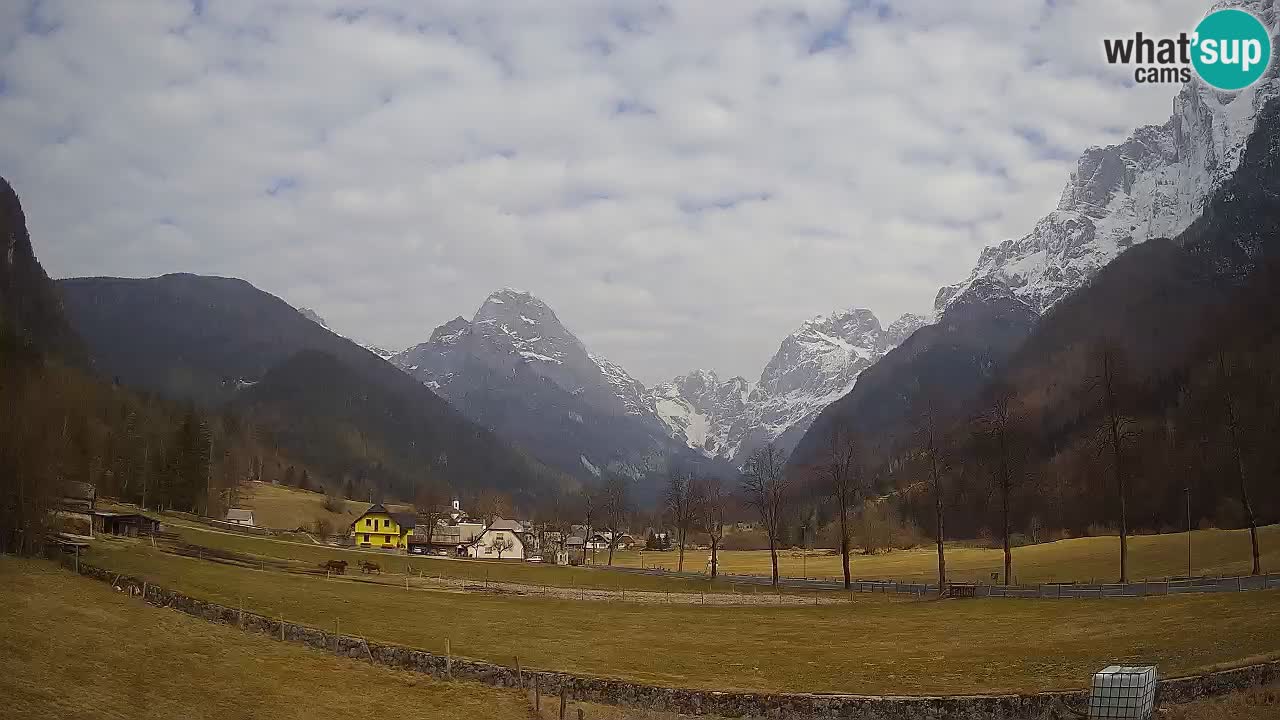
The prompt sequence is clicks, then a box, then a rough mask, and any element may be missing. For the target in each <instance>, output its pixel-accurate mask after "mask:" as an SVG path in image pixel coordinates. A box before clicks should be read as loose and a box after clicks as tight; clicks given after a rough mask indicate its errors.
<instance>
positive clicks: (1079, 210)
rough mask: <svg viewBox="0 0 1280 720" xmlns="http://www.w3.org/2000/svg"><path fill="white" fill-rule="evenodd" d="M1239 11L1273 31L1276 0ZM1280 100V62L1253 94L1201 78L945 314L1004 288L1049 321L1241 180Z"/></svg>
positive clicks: (953, 291)
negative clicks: (1263, 123) (1252, 145)
mask: <svg viewBox="0 0 1280 720" xmlns="http://www.w3.org/2000/svg"><path fill="white" fill-rule="evenodd" d="M1222 7H1240V8H1242V9H1245V10H1248V11H1250V12H1252V13H1254V14H1255V15H1257V16H1258V17H1259V18H1261V19H1262V20H1263V22H1264V23H1267V24H1269V25H1270V26H1272V27H1274V26H1275V23H1276V22H1277V15H1280V11H1277V2H1276V0H1243V1H1242V0H1235V1H1229V2H1218V3H1217V4H1216V5H1215V9H1217V8H1222ZM1277 96H1280V63H1272V65H1271V67H1270V68H1269V69H1268V70H1267V72H1266V74H1265V75H1264V77H1263V78H1262V79H1261V80H1259V81H1258V82H1257V83H1255V84H1254V85H1252V86H1250V87H1248V88H1245V89H1243V90H1240V91H1238V92H1234V93H1228V92H1221V91H1218V90H1215V89H1213V88H1211V87H1208V86H1206V85H1204V84H1203V83H1201V82H1200V81H1199V79H1198V78H1194V77H1193V79H1192V80H1191V82H1188V83H1187V84H1186V85H1184V86H1183V87H1182V90H1181V91H1180V92H1179V93H1178V95H1177V96H1176V97H1175V98H1174V102H1173V110H1174V112H1173V115H1172V116H1171V117H1170V118H1169V120H1168V121H1167V122H1165V123H1164V124H1162V125H1147V126H1143V127H1139V128H1138V129H1137V130H1135V131H1134V132H1133V133H1132V134H1131V135H1130V136H1129V137H1128V138H1127V139H1126V140H1125V141H1124V142H1121V143H1118V144H1115V145H1109V146H1106V147H1091V148H1089V149H1087V150H1085V151H1084V152H1083V153H1082V154H1081V156H1080V159H1079V160H1078V161H1077V163H1076V167H1075V170H1074V171H1072V173H1071V176H1070V177H1069V178H1068V180H1067V183H1066V185H1065V187H1064V188H1063V190H1062V194H1061V196H1060V198H1059V202H1058V207H1057V208H1056V209H1054V210H1053V211H1051V212H1050V213H1049V214H1047V215H1045V216H1044V217H1043V218H1041V219H1040V220H1039V221H1038V222H1037V223H1036V224H1035V226H1034V227H1033V228H1032V229H1031V231H1030V232H1029V233H1027V234H1026V235H1024V236H1022V237H1020V238H1010V239H1005V240H1001V241H999V242H996V243H994V244H992V245H989V246H987V247H985V248H983V250H982V252H981V253H980V255H979V257H978V262H977V264H976V266H975V267H974V269H973V271H972V272H971V273H970V274H969V277H968V278H967V279H966V280H964V281H962V282H960V283H957V284H955V285H950V286H947V287H943V288H942V289H940V290H939V291H938V294H937V296H936V298H935V300H934V309H935V312H936V314H938V315H941V314H942V313H943V311H945V310H946V309H947V308H948V307H949V306H950V305H951V304H952V303H954V302H956V299H957V298H958V297H960V296H961V295H963V294H965V293H967V292H970V291H971V290H972V291H974V292H979V293H981V292H987V293H989V292H991V288H990V287H989V286H988V287H986V288H979V287H977V283H978V281H979V280H980V279H985V280H987V281H988V282H989V283H995V284H999V285H1003V286H1005V287H1006V288H1008V290H1009V291H1010V292H1011V293H1013V295H1014V296H1016V297H1018V298H1019V299H1021V300H1022V301H1023V302H1025V303H1026V304H1027V305H1029V306H1031V307H1032V308H1034V309H1035V310H1036V311H1037V312H1040V313H1043V312H1045V311H1046V310H1048V309H1049V308H1051V307H1053V306H1054V305H1055V304H1057V303H1058V301H1060V300H1062V298H1064V297H1066V296H1067V295H1069V294H1071V293H1072V292H1074V291H1075V290H1077V289H1078V288H1080V287H1082V286H1083V285H1084V284H1085V283H1087V282H1088V281H1089V279H1090V278H1091V277H1093V275H1094V274H1095V273H1097V271H1098V270H1099V269H1101V268H1102V267H1103V266H1105V265H1106V264H1108V263H1109V262H1111V261H1112V260H1113V259H1115V257H1116V256H1117V255H1119V254H1120V253H1121V252H1123V251H1124V250H1126V249H1128V248H1130V247H1132V246H1134V245H1137V244H1139V243H1143V242H1146V241H1147V240H1149V239H1151V238H1157V237H1168V238H1172V237H1175V236H1177V235H1178V234H1179V233H1181V232H1182V231H1183V230H1185V229H1186V228H1187V226H1189V225H1190V224H1191V222H1192V221H1193V220H1194V219H1195V218H1196V217H1199V215H1200V213H1201V212H1202V211H1203V210H1204V207H1205V203H1206V202H1207V200H1208V198H1209V197H1210V196H1211V195H1212V194H1213V192H1214V191H1215V190H1217V189H1218V188H1219V187H1220V186H1221V185H1222V183H1223V182H1224V181H1225V180H1226V179H1227V178H1228V177H1230V176H1231V174H1232V173H1234V172H1235V170H1236V168H1237V167H1238V166H1239V164H1240V160H1241V157H1242V154H1243V152H1244V146H1245V142H1246V141H1247V140H1248V137H1249V135H1250V134H1252V132H1253V129H1254V126H1255V125H1256V122H1257V118H1258V115H1259V113H1260V112H1261V111H1262V108H1263V106H1264V105H1265V104H1266V103H1267V102H1268V101H1269V100H1271V99H1272V98H1274V97H1277Z"/></svg>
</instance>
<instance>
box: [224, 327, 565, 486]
mask: <svg viewBox="0 0 1280 720" xmlns="http://www.w3.org/2000/svg"><path fill="white" fill-rule="evenodd" d="M404 381H405V383H407V386H406V384H403V383H400V382H397V383H394V384H390V383H385V382H382V381H381V380H380V379H375V378H369V377H368V376H365V375H362V374H360V373H358V372H356V371H354V370H352V369H351V368H350V367H349V366H347V365H345V364H343V363H342V362H340V361H339V360H338V359H337V358H335V357H333V356H332V355H329V354H328V353H325V352H321V351H318V350H302V351H300V352H298V353H297V354H295V355H293V356H292V357H290V358H288V359H287V360H285V361H284V362H282V363H280V364H279V365H277V366H276V367H274V368H272V369H271V370H269V371H268V372H267V374H266V376H265V377H263V379H262V380H261V381H260V382H257V383H255V384H254V385H253V386H252V387H249V388H246V389H245V390H244V391H242V392H241V394H240V395H239V396H238V397H237V398H236V399H235V400H234V401H232V404H231V407H232V408H233V409H235V410H237V411H238V412H239V413H240V414H242V415H243V416H245V417H248V418H252V420H253V421H254V422H256V423H260V424H263V425H265V426H266V427H269V428H272V430H273V435H274V437H275V438H276V440H277V442H279V443H280V444H281V445H282V446H284V447H289V448H293V449H294V452H295V454H296V455H297V456H298V457H299V458H301V459H302V460H304V461H306V462H308V463H311V464H312V465H315V466H318V467H323V468H327V469H329V470H330V472H332V473H333V474H335V475H339V476H349V477H358V476H360V475H361V474H365V475H367V476H368V477H370V478H372V479H373V480H375V481H376V480H378V479H382V480H383V482H382V483H381V484H382V485H384V486H388V487H390V488H391V489H394V490H395V491H396V492H397V493H398V494H399V496H400V497H412V496H413V490H414V488H415V484H416V483H417V482H418V481H420V480H422V479H425V478H428V477H433V478H446V479H447V480H448V481H449V483H450V484H452V485H453V486H454V487H455V488H459V489H463V488H466V489H471V490H479V489H485V488H492V489H496V490H501V491H504V492H507V493H509V494H511V496H512V498H513V500H515V501H516V503H517V504H518V505H519V506H521V507H531V506H532V503H533V501H534V500H535V498H536V496H537V495H538V493H539V491H544V490H547V489H548V488H550V487H552V486H554V485H556V484H557V483H559V481H560V479H561V477H560V476H559V475H558V474H556V473H552V472H551V471H548V470H544V469H542V468H540V467H539V466H538V465H537V463H535V462H531V461H530V460H529V459H528V458H526V457H524V456H523V455H521V454H520V453H518V452H516V451H514V450H512V449H510V448H509V447H507V446H506V445H504V443H503V442H502V440H501V439H499V438H498V437H497V436H495V435H494V433H493V432H492V431H491V430H488V429H486V428H483V427H480V426H478V425H475V424H473V423H469V422H466V421H465V420H463V419H462V418H460V417H458V418H451V419H449V420H448V421H442V418H441V417H440V416H439V415H436V416H433V415H432V414H431V413H430V412H429V407H430V406H431V405H433V404H443V401H440V400H439V399H436V400H435V401H434V402H430V401H428V400H427V398H426V396H428V395H431V393H430V391H428V390H427V389H426V388H423V387H421V386H420V385H418V384H417V383H415V382H413V380H411V379H410V378H408V377H404ZM451 411H452V410H451V409H450V412H451Z"/></svg>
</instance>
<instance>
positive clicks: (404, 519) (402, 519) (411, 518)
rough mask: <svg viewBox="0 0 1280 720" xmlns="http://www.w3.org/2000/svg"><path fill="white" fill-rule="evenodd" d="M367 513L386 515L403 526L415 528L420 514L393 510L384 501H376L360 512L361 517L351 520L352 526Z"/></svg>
mask: <svg viewBox="0 0 1280 720" xmlns="http://www.w3.org/2000/svg"><path fill="white" fill-rule="evenodd" d="M366 515H386V516H388V517H390V518H391V519H392V520H395V521H396V524H397V525H399V526H400V527H401V528H413V527H417V526H418V516H417V515H416V514H415V513H411V512H392V511H390V510H388V509H387V508H386V506H385V505H383V504H382V503H374V504H372V505H370V506H369V509H367V510H365V511H364V512H362V513H360V515H359V517H357V518H356V519H355V520H352V521H351V526H352V527H355V525H356V523H358V522H360V521H361V520H362V519H363V518H364V517H365V516H366Z"/></svg>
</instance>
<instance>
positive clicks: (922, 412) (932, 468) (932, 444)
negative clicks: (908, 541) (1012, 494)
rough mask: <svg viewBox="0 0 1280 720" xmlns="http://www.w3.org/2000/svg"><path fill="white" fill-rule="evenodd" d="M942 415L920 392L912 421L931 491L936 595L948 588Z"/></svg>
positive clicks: (926, 393) (946, 464)
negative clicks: (934, 540)
mask: <svg viewBox="0 0 1280 720" xmlns="http://www.w3.org/2000/svg"><path fill="white" fill-rule="evenodd" d="M942 422H943V420H942V411H941V410H940V409H939V407H938V403H937V399H936V396H935V394H934V393H933V392H930V391H928V390H922V391H920V393H919V394H918V395H917V400H916V404H915V408H914V413H913V417H912V424H913V425H914V430H915V440H916V447H917V449H918V450H919V452H920V456H921V460H922V461H923V463H924V468H925V472H926V474H927V475H928V481H929V485H930V486H931V488H932V490H933V508H934V536H935V538H936V541H937V544H938V594H939V595H941V594H942V593H943V592H945V588H946V584H947V556H946V550H945V548H944V543H945V542H946V524H945V518H944V513H943V509H944V499H943V493H942V481H943V480H944V479H945V477H946V475H947V473H948V472H949V470H950V453H949V452H948V448H947V440H946V437H945V434H944V431H943V427H942Z"/></svg>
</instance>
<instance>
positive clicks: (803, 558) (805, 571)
mask: <svg viewBox="0 0 1280 720" xmlns="http://www.w3.org/2000/svg"><path fill="white" fill-rule="evenodd" d="M808 529H809V526H808V525H801V526H800V574H801V575H804V579H805V580H808V579H809V546H808V545H805V544H804V543H805V535H806V533H805V531H806V530H808Z"/></svg>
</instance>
